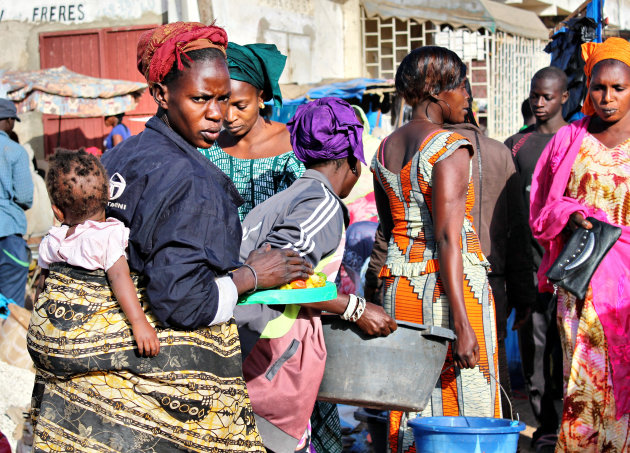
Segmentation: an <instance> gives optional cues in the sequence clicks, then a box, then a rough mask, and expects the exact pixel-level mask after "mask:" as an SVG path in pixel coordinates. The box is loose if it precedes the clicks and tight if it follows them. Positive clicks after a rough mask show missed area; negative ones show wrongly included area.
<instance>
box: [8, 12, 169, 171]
mask: <svg viewBox="0 0 630 453" xmlns="http://www.w3.org/2000/svg"><path fill="white" fill-rule="evenodd" d="M165 6H168V5H167V3H166V2H163V1H162V0H133V1H131V0H108V1H102V0H82V1H64V0H20V1H3V2H1V3H0V42H2V43H11V45H10V46H8V45H3V46H0V70H8V71H34V70H38V69H40V56H39V34H40V33H43V32H52V31H70V30H78V29H95V28H108V27H124V26H127V25H129V26H131V25H139V24H155V23H163V22H164V19H165V18H167V12H168V10H167V9H165ZM20 118H21V120H22V122H20V123H17V122H16V125H15V132H16V133H17V134H18V136H19V137H20V142H22V143H29V144H30V145H31V146H32V147H33V149H34V150H35V155H36V156H37V158H38V159H39V160H42V159H43V158H44V138H43V136H44V129H43V122H42V114H41V113H39V112H28V113H25V114H22V115H21V116H20Z"/></svg>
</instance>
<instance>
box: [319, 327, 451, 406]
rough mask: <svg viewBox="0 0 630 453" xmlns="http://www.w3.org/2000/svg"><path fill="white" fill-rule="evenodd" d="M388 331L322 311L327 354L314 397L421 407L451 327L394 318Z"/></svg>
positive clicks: (441, 360)
mask: <svg viewBox="0 0 630 453" xmlns="http://www.w3.org/2000/svg"><path fill="white" fill-rule="evenodd" d="M397 323H398V329H397V330H396V331H395V332H394V333H392V334H391V335H389V336H387V337H371V336H368V335H366V334H364V333H363V332H362V331H361V330H360V329H359V328H358V327H357V326H356V324H354V323H351V322H348V321H344V320H343V319H341V318H339V317H337V316H322V324H323V328H324V340H325V341H326V349H327V353H328V355H327V357H326V370H325V371H324V378H323V380H322V383H321V386H320V387H319V394H318V396H317V399H319V400H322V401H330V402H334V403H343V404H351V405H354V406H361V407H369V408H373V409H390V410H391V409H396V410H404V411H421V410H422V409H424V407H425V406H426V404H427V402H428V400H429V397H430V395H431V391H432V390H433V388H434V387H435V383H436V382H437V380H438V377H439V376H440V372H441V371H442V366H443V364H444V360H445V358H446V351H447V349H448V342H449V341H451V340H454V339H455V334H454V333H453V331H451V330H450V329H445V328H443V327H436V326H426V325H423V324H414V323H409V322H404V321H397Z"/></svg>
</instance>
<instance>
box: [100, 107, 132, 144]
mask: <svg viewBox="0 0 630 453" xmlns="http://www.w3.org/2000/svg"><path fill="white" fill-rule="evenodd" d="M124 116H125V114H124V113H119V114H118V115H108V116H106V117H105V126H107V127H111V128H112V130H111V131H110V132H109V134H108V135H107V138H105V142H104V145H105V151H108V150H110V149H112V148H113V147H114V146H116V145H118V144H119V143H121V142H122V141H123V140H126V139H128V138H129V137H131V132H130V131H129V128H128V127H127V126H125V125H124V124H123V122H122V119H123V117H124Z"/></svg>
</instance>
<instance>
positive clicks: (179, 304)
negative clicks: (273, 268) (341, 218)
mask: <svg viewBox="0 0 630 453" xmlns="http://www.w3.org/2000/svg"><path fill="white" fill-rule="evenodd" d="M102 162H103V165H104V166H105V168H106V169H107V172H108V174H109V176H110V201H109V205H108V208H107V215H108V216H111V217H115V218H117V219H119V220H121V221H122V222H124V223H125V225H126V226H128V227H129V229H130V230H131V234H130V236H129V266H130V268H131V269H132V270H134V271H137V272H140V273H142V274H144V275H145V277H147V294H148V297H149V302H150V304H151V309H152V311H153V313H154V314H155V316H157V318H158V319H159V320H160V321H161V322H162V323H163V324H164V325H166V326H170V327H176V328H182V329H193V328H196V327H201V326H207V325H209V324H210V323H211V322H212V320H213V319H214V317H215V314H216V311H217V305H218V300H219V291H218V288H217V285H216V284H215V283H214V279H215V277H216V276H217V275H222V274H225V273H226V272H227V271H228V270H230V269H233V268H235V267H237V266H238V265H239V258H238V254H239V248H240V244H241V224H240V221H239V217H238V211H237V208H238V206H239V205H240V204H241V203H242V199H241V197H240V195H239V194H238V192H237V191H236V188H235V187H234V185H233V184H232V181H231V180H230V179H229V178H228V177H227V176H226V175H225V174H224V173H223V172H222V171H221V170H219V169H218V168H217V167H215V166H214V165H213V164H212V163H211V162H210V161H209V160H208V159H206V158H205V157H204V156H202V155H201V154H200V153H199V152H198V151H197V150H196V149H195V147H193V146H192V145H190V144H189V143H188V142H187V141H186V140H184V139H183V138H182V137H181V136H180V135H179V134H177V133H176V132H174V131H173V130H172V129H171V128H169V127H168V126H166V124H164V122H163V121H162V120H160V119H159V118H157V117H153V118H151V119H150V120H149V121H148V122H147V124H146V129H145V130H144V131H143V132H142V133H140V134H138V135H136V136H133V137H131V138H128V139H127V140H125V141H123V142H122V143H120V144H119V145H118V146H116V147H115V148H114V149H112V150H110V151H108V152H107V153H106V154H105V155H104V156H103V160H102Z"/></svg>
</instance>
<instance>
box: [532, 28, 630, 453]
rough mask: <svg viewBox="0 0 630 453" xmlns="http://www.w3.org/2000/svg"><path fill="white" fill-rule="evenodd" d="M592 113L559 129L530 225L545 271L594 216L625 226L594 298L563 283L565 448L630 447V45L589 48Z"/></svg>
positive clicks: (588, 107) (544, 160)
mask: <svg viewBox="0 0 630 453" xmlns="http://www.w3.org/2000/svg"><path fill="white" fill-rule="evenodd" d="M582 56H583V57H584V60H585V62H586V64H585V67H584V71H585V73H586V76H587V81H588V84H589V89H588V94H587V98H586V101H585V103H584V107H583V109H582V111H583V112H584V113H585V114H587V115H589V116H587V117H586V118H584V119H583V120H580V121H576V122H574V123H572V124H569V125H567V126H565V127H563V128H562V129H560V130H559V131H558V133H557V134H556V135H555V136H554V138H553V139H552V140H551V142H549V144H548V145H547V148H546V149H545V151H544V152H543V155H542V156H541V158H540V160H539V162H538V165H537V167H536V171H535V173H534V178H533V180H532V190H531V194H532V198H531V202H532V206H531V216H530V223H531V224H532V231H533V232H534V236H535V237H536V239H537V240H538V241H539V242H540V243H541V244H542V245H543V247H544V248H545V256H544V257H543V261H542V264H541V266H540V271H539V282H540V283H539V284H540V285H541V290H547V291H553V287H551V286H550V285H549V282H548V281H547V279H546V277H545V276H544V274H545V272H546V271H547V269H549V266H550V265H551V263H553V262H554V260H555V259H556V257H557V256H558V253H559V252H560V250H561V249H562V247H563V245H564V242H565V239H566V237H567V234H568V233H569V232H570V231H571V230H574V229H576V228H577V227H578V226H582V227H584V228H590V227H591V224H590V222H588V221H587V220H585V219H586V217H588V216H591V217H594V218H596V219H598V220H601V221H605V222H608V223H611V224H614V225H616V226H619V227H621V228H622V235H621V238H620V239H619V240H618V241H617V242H616V243H615V245H614V246H613V248H612V249H611V250H610V252H608V254H607V255H606V257H605V258H604V260H603V261H602V262H601V264H600V266H599V267H598V269H597V270H596V272H595V274H594V275H593V278H592V280H591V282H590V288H589V290H588V292H587V295H586V297H585V300H576V298H575V296H573V295H572V294H570V293H568V292H566V291H564V290H563V289H558V291H557V295H558V327H559V332H560V336H561V340H562V346H563V357H564V360H563V361H564V409H563V414H562V423H561V426H560V433H559V436H558V444H557V446H556V452H583V453H596V452H608V453H621V452H627V451H630V418H629V417H630V416H629V413H630V392H629V391H628V390H629V389H630V384H629V383H630V351H629V350H628V346H627V345H628V337H627V335H628V327H629V326H630V260H629V259H628V257H629V256H630V228H629V226H630V44H629V43H628V42H627V41H626V40H624V39H621V38H609V39H608V40H607V41H606V42H605V43H602V44H595V43H588V44H584V45H583V46H582Z"/></svg>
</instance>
